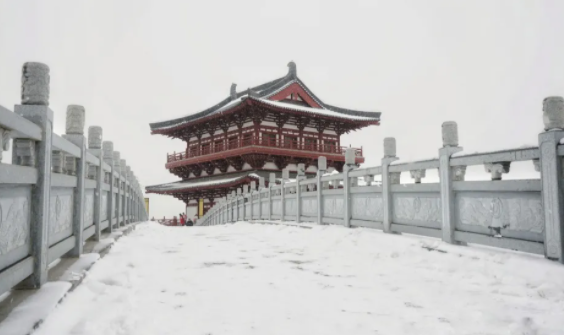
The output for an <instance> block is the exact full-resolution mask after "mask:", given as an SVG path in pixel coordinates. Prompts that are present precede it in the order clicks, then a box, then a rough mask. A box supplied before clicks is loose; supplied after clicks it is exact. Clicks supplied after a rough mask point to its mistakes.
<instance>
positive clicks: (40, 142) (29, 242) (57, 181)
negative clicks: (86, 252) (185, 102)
mask: <svg viewBox="0 0 564 335" xmlns="http://www.w3.org/2000/svg"><path fill="white" fill-rule="evenodd" d="M49 80H50V77H49V68H48V67H47V66H46V65H44V64H41V63H26V64H24V66H23V73H22V100H21V104H20V105H16V106H15V108H14V112H11V111H9V110H8V109H6V108H4V107H2V106H0V294H2V293H4V292H6V291H8V290H10V289H11V288H12V287H14V286H16V285H18V287H19V288H38V287H40V286H41V285H42V284H44V283H45V282H46V281H47V276H48V271H49V270H48V268H49V264H51V263H52V262H54V261H55V260H57V259H59V258H60V257H79V256H80V255H81V254H82V252H83V245H84V241H86V240H87V239H93V240H99V239H100V236H101V232H102V231H103V230H105V231H108V232H111V231H112V230H113V229H116V228H118V227H120V226H124V225H127V224H130V223H133V222H137V221H143V220H146V219H147V213H146V212H145V207H144V201H143V192H142V188H141V185H140V184H139V181H138V180H137V177H135V175H134V173H133V172H132V171H131V168H130V167H129V166H128V165H126V161H125V160H124V159H121V160H120V154H119V152H117V151H113V143H112V142H108V141H106V142H102V128H101V127H99V126H91V127H89V128H88V138H86V137H85V136H84V126H85V125H84V123H85V109H84V107H82V106H79V105H69V106H68V108H67V113H66V133H65V134H64V135H63V136H59V135H57V134H54V133H53V115H54V113H53V111H52V110H51V109H50V108H49ZM10 142H13V150H12V164H6V163H1V162H2V152H3V151H7V150H8V149H9V144H10Z"/></svg>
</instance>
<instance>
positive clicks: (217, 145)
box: [214, 140, 223, 152]
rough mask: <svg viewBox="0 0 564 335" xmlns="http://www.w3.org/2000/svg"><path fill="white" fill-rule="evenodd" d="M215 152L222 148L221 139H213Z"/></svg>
mask: <svg viewBox="0 0 564 335" xmlns="http://www.w3.org/2000/svg"><path fill="white" fill-rule="evenodd" d="M214 149H215V152H219V151H222V150H223V141H221V140H220V141H215V146H214Z"/></svg>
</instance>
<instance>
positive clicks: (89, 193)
mask: <svg viewBox="0 0 564 335" xmlns="http://www.w3.org/2000/svg"><path fill="white" fill-rule="evenodd" d="M93 224H94V190H93V189H90V190H86V192H85V194H84V228H87V227H90V226H91V225H93Z"/></svg>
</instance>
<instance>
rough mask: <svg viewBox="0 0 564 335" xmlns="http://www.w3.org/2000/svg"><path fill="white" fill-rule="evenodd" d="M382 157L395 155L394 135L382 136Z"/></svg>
mask: <svg viewBox="0 0 564 335" xmlns="http://www.w3.org/2000/svg"><path fill="white" fill-rule="evenodd" d="M384 157H396V139H395V138H394V137H386V138H384Z"/></svg>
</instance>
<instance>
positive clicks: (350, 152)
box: [345, 148, 355, 165]
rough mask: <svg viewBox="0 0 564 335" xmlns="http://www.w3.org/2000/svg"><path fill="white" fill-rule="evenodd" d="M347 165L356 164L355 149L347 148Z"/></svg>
mask: <svg viewBox="0 0 564 335" xmlns="http://www.w3.org/2000/svg"><path fill="white" fill-rule="evenodd" d="M345 164H347V165H354V164H355V159H354V149H353V148H347V149H346V150H345Z"/></svg>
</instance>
